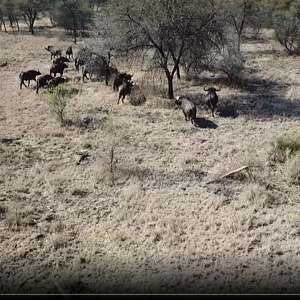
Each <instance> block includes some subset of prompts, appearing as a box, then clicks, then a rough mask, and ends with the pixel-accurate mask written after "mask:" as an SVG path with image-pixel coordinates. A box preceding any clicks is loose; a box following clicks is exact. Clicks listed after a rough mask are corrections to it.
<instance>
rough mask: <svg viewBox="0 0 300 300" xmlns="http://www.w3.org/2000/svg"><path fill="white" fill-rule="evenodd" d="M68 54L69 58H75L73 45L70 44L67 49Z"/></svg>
mask: <svg viewBox="0 0 300 300" xmlns="http://www.w3.org/2000/svg"><path fill="white" fill-rule="evenodd" d="M66 56H67V57H68V56H69V59H70V58H71V56H72V59H73V49H72V47H71V46H69V47H68V48H67V50H66Z"/></svg>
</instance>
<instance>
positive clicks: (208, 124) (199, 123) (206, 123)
mask: <svg viewBox="0 0 300 300" xmlns="http://www.w3.org/2000/svg"><path fill="white" fill-rule="evenodd" d="M195 124H196V127H199V128H210V129H216V128H218V125H217V124H216V123H214V122H213V121H210V120H207V119H205V118H198V117H197V118H196V123H195Z"/></svg>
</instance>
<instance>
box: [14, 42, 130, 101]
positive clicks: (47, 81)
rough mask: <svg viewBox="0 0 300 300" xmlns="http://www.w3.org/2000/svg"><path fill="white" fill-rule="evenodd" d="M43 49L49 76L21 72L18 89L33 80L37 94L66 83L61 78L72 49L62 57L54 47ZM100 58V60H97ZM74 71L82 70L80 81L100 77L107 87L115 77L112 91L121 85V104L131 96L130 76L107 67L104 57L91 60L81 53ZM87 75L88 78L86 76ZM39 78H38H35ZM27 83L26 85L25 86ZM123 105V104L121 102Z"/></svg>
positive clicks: (76, 60) (37, 71)
mask: <svg viewBox="0 0 300 300" xmlns="http://www.w3.org/2000/svg"><path fill="white" fill-rule="evenodd" d="M45 49H46V50H47V51H48V52H50V59H51V61H52V65H51V67H50V70H49V74H45V75H42V74H41V72H40V71H39V70H28V71H23V72H21V73H20V74H19V78H20V81H21V82H20V89H22V85H24V86H25V87H29V84H30V81H31V80H33V81H35V82H36V94H38V92H39V89H40V88H42V87H47V88H51V87H55V86H57V85H59V84H61V83H64V82H66V81H67V78H66V77H63V74H64V70H65V69H67V68H69V65H68V63H70V62H71V59H72V60H73V58H74V57H73V49H72V47H71V46H69V47H68V48H67V49H66V50H65V53H66V56H62V54H63V51H62V50H61V49H59V48H55V47H54V46H47V47H45ZM99 58H100V59H99ZM74 63H75V69H76V70H77V71H79V68H81V70H82V81H83V82H84V79H85V78H86V79H90V80H91V79H92V75H95V76H96V77H97V79H100V77H105V79H106V84H107V85H108V79H109V78H111V77H112V76H113V75H115V78H114V85H113V89H114V91H115V90H118V88H119V86H121V85H123V87H122V89H121V91H120V92H119V98H118V103H119V100H120V98H121V97H122V102H123V100H124V98H125V96H126V95H130V94H131V88H132V87H133V82H132V80H131V78H132V75H130V74H127V73H121V74H118V70H117V69H116V68H113V67H110V66H108V64H107V63H106V60H105V58H104V57H102V56H100V55H98V56H97V57H96V59H95V58H92V56H91V55H84V54H83V53H82V52H81V54H80V51H79V54H78V55H77V56H76V57H75V59H74ZM56 74H60V77H56ZM88 74H89V78H88V76H87V75H88ZM37 76H39V77H38V78H36V77H37ZM25 81H27V85H26V84H25ZM123 103H124V102H123Z"/></svg>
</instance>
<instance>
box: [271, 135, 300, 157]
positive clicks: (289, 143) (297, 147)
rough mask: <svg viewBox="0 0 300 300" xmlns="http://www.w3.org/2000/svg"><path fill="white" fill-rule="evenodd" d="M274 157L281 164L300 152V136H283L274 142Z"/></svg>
mask: <svg viewBox="0 0 300 300" xmlns="http://www.w3.org/2000/svg"><path fill="white" fill-rule="evenodd" d="M272 146H273V151H274V157H275V159H278V160H279V161H281V162H284V161H285V160H286V159H287V158H291V157H293V156H295V155H296V154H297V153H299V152H300V137H299V136H281V137H278V138H276V139H275V141H273V142H272Z"/></svg>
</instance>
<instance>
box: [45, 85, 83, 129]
mask: <svg viewBox="0 0 300 300" xmlns="http://www.w3.org/2000/svg"><path fill="white" fill-rule="evenodd" d="M77 93H78V89H76V88H72V89H68V88H65V87H62V86H58V87H54V88H53V89H52V90H51V92H50V93H49V94H46V96H44V98H45V101H46V103H47V104H48V105H49V107H50V111H51V112H52V113H53V114H54V115H55V116H56V117H57V118H58V120H59V122H60V124H61V125H62V126H63V125H64V121H65V108H66V106H67V100H68V99H70V98H71V97H72V96H73V95H74V94H77Z"/></svg>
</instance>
